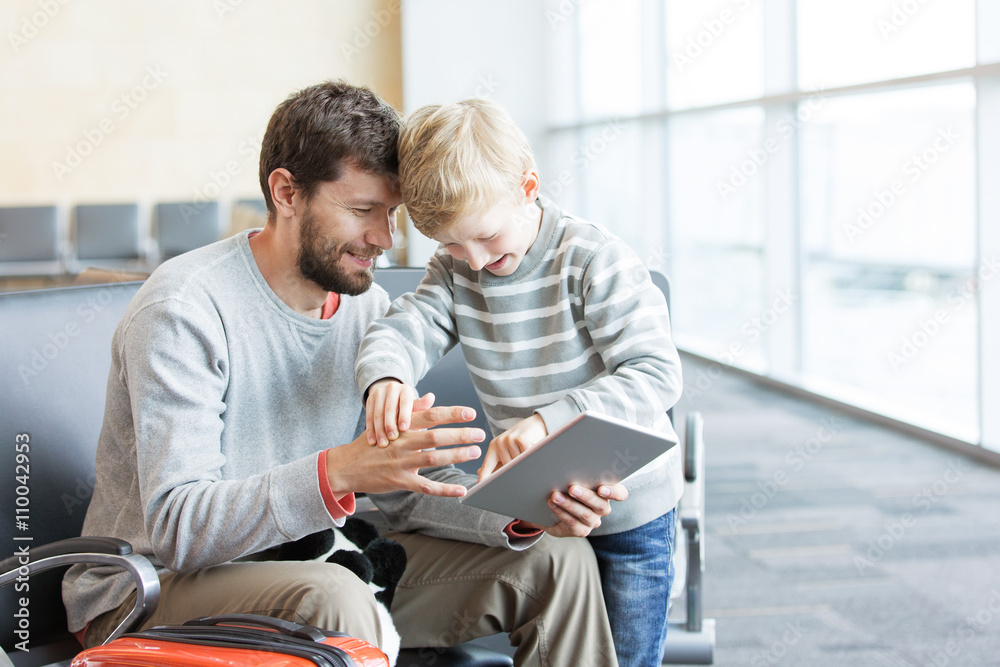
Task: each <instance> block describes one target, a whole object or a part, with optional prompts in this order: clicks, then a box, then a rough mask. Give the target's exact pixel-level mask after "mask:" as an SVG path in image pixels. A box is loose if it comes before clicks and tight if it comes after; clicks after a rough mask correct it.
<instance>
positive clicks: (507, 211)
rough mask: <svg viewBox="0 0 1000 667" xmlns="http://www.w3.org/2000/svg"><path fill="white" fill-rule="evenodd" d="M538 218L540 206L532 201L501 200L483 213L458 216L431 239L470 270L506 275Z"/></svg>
mask: <svg viewBox="0 0 1000 667" xmlns="http://www.w3.org/2000/svg"><path fill="white" fill-rule="evenodd" d="M541 221H542V210H541V209H540V208H539V207H537V206H535V205H534V203H529V204H525V203H515V202H510V201H504V202H500V203H499V204H496V205H494V206H493V207H492V208H490V209H489V210H487V211H486V212H485V213H477V214H473V215H465V216H460V217H459V218H457V219H456V220H455V222H454V223H452V224H451V225H450V226H449V227H448V228H447V229H444V230H441V231H440V232H438V233H437V234H435V235H434V240H435V241H438V242H439V243H443V244H444V246H445V248H446V249H447V250H448V252H449V253H451V256H452V257H454V258H455V259H457V260H460V261H463V262H466V263H468V265H469V268H471V269H472V270H473V271H481V270H482V269H486V270H487V271H489V272H490V273H492V274H493V275H495V276H509V275H510V274H512V273H514V271H516V270H517V267H518V266H520V265H521V261H522V260H523V259H524V255H525V254H526V253H527V252H528V250H529V249H530V248H531V245H532V244H533V243H534V242H535V238H536V237H537V236H538V229H539V226H540V224H541Z"/></svg>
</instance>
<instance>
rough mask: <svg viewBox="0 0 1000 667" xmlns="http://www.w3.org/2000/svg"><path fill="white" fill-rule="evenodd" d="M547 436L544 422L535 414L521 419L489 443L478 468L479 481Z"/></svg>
mask: <svg viewBox="0 0 1000 667" xmlns="http://www.w3.org/2000/svg"><path fill="white" fill-rule="evenodd" d="M548 434H549V432H548V431H547V430H546V428H545V421H543V420H542V418H541V417H539V416H538V414H537V413H536V414H533V415H531V416H530V417H528V418H527V419H522V420H521V421H519V422H518V423H516V424H514V425H513V426H512V427H510V428H509V429H508V430H507V431H505V432H504V433H502V434H500V435H499V436H497V437H496V438H493V442H491V443H490V448H489V450H488V451H487V452H486V458H484V459H483V465H482V467H480V468H479V481H480V482H481V481H483V480H484V479H486V478H487V477H489V476H490V475H492V474H493V473H494V472H496V471H497V470H498V469H500V468H501V467H503V466H504V465H506V464H507V463H510V461H511V460H512V459H513V458H514V457H515V456H517V455H518V454H520V453H521V452H524V451H527V450H529V449H531V448H532V447H534V446H535V445H537V444H538V442H539V441H540V440H542V439H543V438H544V437H545V436H546V435H548Z"/></svg>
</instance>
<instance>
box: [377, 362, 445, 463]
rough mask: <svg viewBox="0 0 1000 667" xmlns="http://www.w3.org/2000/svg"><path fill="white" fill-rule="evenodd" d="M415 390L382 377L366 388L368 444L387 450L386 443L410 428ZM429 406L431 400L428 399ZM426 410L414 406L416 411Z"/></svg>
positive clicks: (397, 381) (392, 379)
mask: <svg viewBox="0 0 1000 667" xmlns="http://www.w3.org/2000/svg"><path fill="white" fill-rule="evenodd" d="M416 396H417V391H416V390H415V389H414V388H413V387H411V386H409V385H407V384H403V383H402V382H400V381H399V380H396V379H394V378H385V379H382V380H379V381H378V382H374V383H372V385H371V386H370V387H368V400H367V401H365V433H366V435H367V436H368V444H370V445H375V444H377V445H378V446H379V447H388V446H389V442H391V441H392V440H395V439H396V438H398V437H399V434H400V433H401V432H403V431H406V430H407V429H409V427H410V418H411V416H412V414H413V410H414V401H415V400H416ZM432 403H433V400H432ZM422 407H430V405H429V404H428V405H425V406H417V407H416V409H418V410H419V409H421V408H422Z"/></svg>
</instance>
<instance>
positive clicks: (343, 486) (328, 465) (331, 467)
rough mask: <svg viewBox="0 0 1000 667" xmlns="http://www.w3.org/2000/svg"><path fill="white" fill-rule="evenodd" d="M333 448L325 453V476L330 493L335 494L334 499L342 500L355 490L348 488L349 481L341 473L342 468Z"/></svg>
mask: <svg viewBox="0 0 1000 667" xmlns="http://www.w3.org/2000/svg"><path fill="white" fill-rule="evenodd" d="M334 449H335V448H333V447H331V448H330V449H328V450H326V451H325V452H323V455H322V456H323V461H324V464H325V465H324V468H325V469H324V470H323V472H324V474H325V475H326V482H327V484H328V485H329V486H328V488H329V489H330V493H332V494H333V497H334V498H337V499H340V498H342V497H344V496H346V495H347V494H348V493H351V492H353V489H350V488H348V485H347V481H346V480H344V479H343V477H342V475H341V474H340V472H341V466H340V465H339V463H338V462H337V454H335V453H334Z"/></svg>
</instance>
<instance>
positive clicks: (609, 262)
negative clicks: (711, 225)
mask: <svg viewBox="0 0 1000 667" xmlns="http://www.w3.org/2000/svg"><path fill="white" fill-rule="evenodd" d="M399 160H400V181H401V190H402V195H403V201H404V202H405V203H406V206H407V210H408V212H409V214H410V217H411V218H412V220H413V221H414V225H415V226H416V227H417V229H418V230H420V232H421V233H423V234H424V235H426V236H429V237H431V238H433V239H435V240H437V241H439V242H440V243H441V244H442V246H441V247H440V248H439V249H438V250H437V252H436V253H435V254H434V256H433V257H432V258H431V259H430V262H429V263H428V265H427V275H426V276H425V277H424V280H423V281H422V283H421V284H420V286H419V287H418V289H417V291H416V292H415V293H413V294H406V295H404V296H402V297H400V298H399V299H397V300H396V301H395V302H394V303H393V304H392V306H391V307H390V309H389V311H388V313H387V314H386V316H385V317H384V318H382V319H380V320H378V321H376V322H374V323H373V324H372V325H371V326H370V327H369V328H368V331H367V332H366V334H365V338H364V341H363V343H362V345H361V351H360V354H359V356H358V361H357V364H356V375H357V381H358V387H359V388H360V389H361V390H362V392H367V401H366V411H367V417H366V418H367V422H368V423H367V429H368V434H369V442H371V443H372V444H378V445H380V446H387V445H388V444H389V443H390V441H391V440H393V439H394V438H395V437H397V436H398V433H400V432H401V431H403V430H406V428H407V427H408V421H409V419H410V414H411V409H412V402H413V400H414V398H415V395H416V394H415V390H414V389H413V387H414V386H415V385H416V383H417V381H418V380H419V379H420V378H421V377H423V375H424V374H425V373H426V372H427V370H428V369H429V368H430V367H431V366H432V365H433V364H434V363H436V362H437V361H438V360H439V359H440V358H441V357H442V356H443V355H444V354H445V353H446V352H447V351H448V350H449V349H451V348H452V347H453V346H454V345H455V344H456V343H459V344H461V346H462V351H463V353H464V355H465V359H466V362H467V363H468V367H469V371H470V372H471V375H472V379H473V384H474V385H475V387H476V391H477V393H478V394H479V399H480V402H481V403H482V405H483V409H484V411H485V413H486V416H487V418H488V420H489V424H490V428H491V430H492V431H493V434H494V435H495V438H494V439H493V441H492V442H491V443H490V446H489V450H488V451H487V454H486V456H485V458H484V463H483V467H482V468H480V471H479V478H480V480H482V479H484V478H485V477H487V476H489V475H490V474H491V473H492V472H493V471H494V470H496V469H497V468H499V467H500V466H502V465H503V464H505V463H507V462H508V461H510V460H511V459H512V458H514V457H515V456H516V455H517V454H519V453H520V452H522V451H524V450H526V449H529V448H530V447H532V446H534V445H535V444H536V443H537V442H538V441H539V440H541V439H542V438H544V437H545V435H546V434H548V433H550V432H552V431H554V430H555V429H557V428H559V427H560V426H562V425H563V424H565V423H566V422H568V421H569V420H570V419H572V418H573V417H574V416H576V415H577V414H579V413H580V412H582V411H584V410H591V411H595V412H600V413H603V414H607V415H612V416H615V417H619V418H623V419H626V420H628V421H630V422H633V423H635V424H639V425H641V426H646V427H651V428H654V429H657V430H660V431H662V432H664V433H666V434H668V435H670V436H671V437H673V438H674V439H676V437H677V436H676V434H675V433H674V430H673V427H672V425H671V423H670V419H669V418H668V417H667V414H666V411H667V410H668V409H669V408H670V407H671V406H672V405H673V404H674V403H675V402H676V401H677V399H678V398H679V397H680V394H681V388H682V386H681V368H680V360H679V357H678V355H677V350H676V349H675V348H674V345H673V343H672V342H671V338H670V329H669V323H668V317H667V307H666V303H665V301H664V297H663V294H662V293H661V292H660V290H659V289H658V288H657V287H656V286H655V285H653V283H652V282H651V280H650V276H649V273H648V272H647V271H646V269H645V267H644V266H643V264H642V262H641V261H640V260H639V258H638V257H637V256H636V254H635V253H634V252H633V251H632V250H631V249H629V247H628V246H627V245H626V244H625V243H624V242H623V241H622V240H620V239H618V238H617V237H615V236H613V235H612V234H610V233H609V232H608V231H607V230H605V229H604V228H603V227H600V226H598V225H595V224H591V223H588V222H584V221H582V220H579V219H577V218H574V217H571V216H569V215H567V214H566V213H564V212H563V211H561V210H560V209H559V208H558V207H557V206H556V205H555V204H553V203H551V202H549V201H547V200H545V199H543V198H540V197H539V196H538V195H539V178H538V171H537V168H536V167H535V163H534V158H533V156H532V153H531V149H530V147H529V145H528V142H527V139H526V138H525V136H524V135H523V133H522V132H521V131H520V130H519V129H518V128H517V126H516V125H515V124H514V122H513V120H512V119H511V118H510V117H509V116H508V115H507V114H506V112H504V111H503V109H501V108H500V107H499V106H497V105H496V104H494V103H492V102H489V101H486V100H467V101H465V102H460V103H457V104H449V105H444V106H440V105H432V106H427V107H423V108H421V109H419V110H417V111H415V112H414V113H413V114H412V115H411V116H410V117H409V118H408V119H407V120H406V122H405V124H404V128H403V132H402V134H401V135H400V140H399ZM625 486H626V487H627V488H628V491H629V497H628V499H627V500H626V501H624V502H621V503H617V504H615V505H614V507H613V509H612V512H611V514H610V515H608V516H606V517H604V519H603V522H602V524H601V525H600V527H599V528H598V529H596V530H594V531H593V532H592V533H591V535H590V537H589V538H588V539H590V541H591V544H592V545H593V547H594V552H595V554H596V555H597V559H598V563H599V566H600V570H601V577H602V584H603V588H604V596H605V600H606V602H607V606H608V616H609V618H610V621H611V628H612V634H613V635H614V638H615V649H616V653H617V654H618V661H619V664H620V665H623V666H633V665H650V666H652V665H659V664H660V660H661V657H662V655H663V643H664V641H665V639H666V629H667V608H668V603H669V597H670V584H671V581H672V579H673V570H672V566H671V564H670V562H671V553H672V551H673V535H674V511H673V509H674V507H675V506H676V504H677V501H678V499H679V498H680V495H681V490H682V479H681V465H680V448H679V447H674V448H672V449H671V450H670V451H669V452H668V453H666V454H664V455H663V456H661V457H659V458H658V459H656V460H655V461H653V462H652V463H650V464H649V465H648V466H646V467H644V468H643V469H642V470H640V471H638V472H637V473H635V474H634V475H632V476H631V477H629V478H628V479H627V480H626V481H625ZM470 511H471V508H470ZM518 524H519V525H518V528H520V529H525V528H527V529H538V528H539V527H537V526H533V525H532V524H527V525H526V524H525V522H518Z"/></svg>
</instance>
